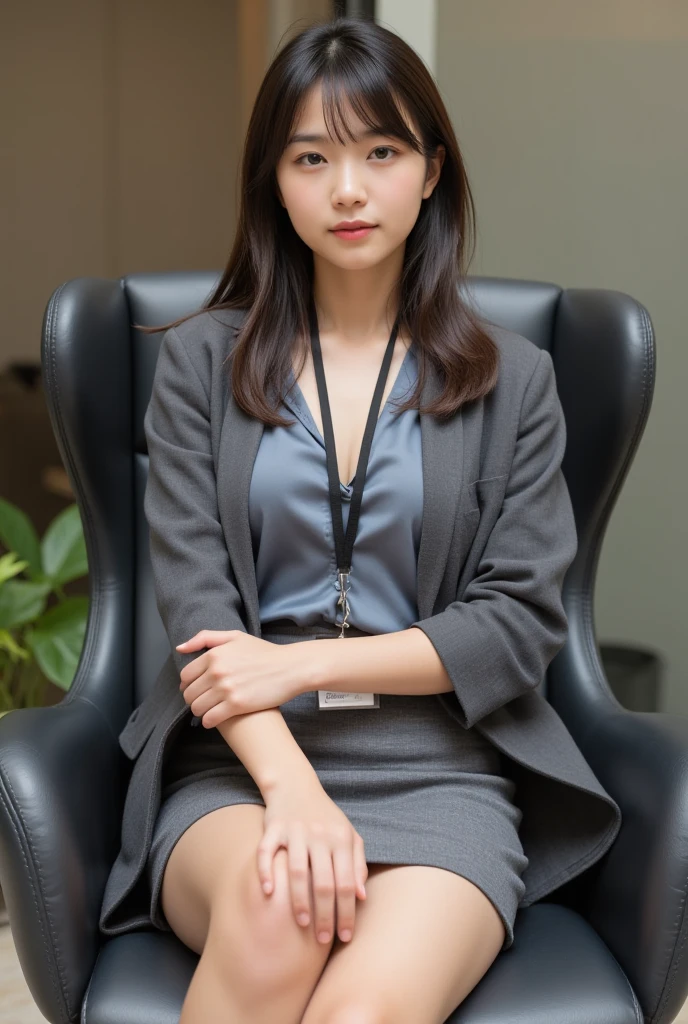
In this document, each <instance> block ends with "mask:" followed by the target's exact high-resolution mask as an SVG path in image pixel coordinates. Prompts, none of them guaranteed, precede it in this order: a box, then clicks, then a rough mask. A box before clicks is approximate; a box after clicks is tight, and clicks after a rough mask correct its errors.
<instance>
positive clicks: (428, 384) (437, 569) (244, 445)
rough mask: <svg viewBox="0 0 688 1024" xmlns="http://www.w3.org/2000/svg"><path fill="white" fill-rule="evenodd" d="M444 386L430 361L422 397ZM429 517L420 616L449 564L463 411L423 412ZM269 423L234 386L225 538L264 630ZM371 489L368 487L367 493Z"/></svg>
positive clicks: (226, 450)
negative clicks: (259, 515)
mask: <svg viewBox="0 0 688 1024" xmlns="http://www.w3.org/2000/svg"><path fill="white" fill-rule="evenodd" d="M438 391H439V378H438V374H437V373H436V371H435V369H434V367H433V366H432V365H430V364H429V366H428V371H427V374H426V378H425V383H424V386H423V390H422V392H421V399H422V402H423V404H425V403H426V402H428V401H430V400H431V399H432V398H433V397H434V396H435V395H436V394H437V393H438ZM420 424H421V449H422V458H423V522H422V527H421V539H420V547H419V551H418V571H417V584H418V586H417V599H418V613H419V618H421V619H424V618H427V617H429V616H430V615H432V614H433V608H434V603H435V599H436V597H437V594H438V591H439V589H440V586H441V583H442V577H443V574H444V568H445V566H446V564H447V560H448V556H449V550H450V544H451V539H452V534H453V531H454V523H455V520H456V512H457V509H458V507H459V499H460V496H461V489H462V485H463V419H462V416H461V412H460V411H459V412H458V413H457V414H456V415H455V416H452V417H451V418H450V419H448V420H446V421H445V422H440V421H439V420H437V419H436V418H435V417H434V416H429V415H424V414H421V417H420ZM263 429H264V424H263V423H262V422H261V421H260V420H258V419H255V418H254V417H252V416H247V415H246V413H245V412H244V411H243V410H242V409H240V408H239V406H238V405H237V404H236V402H235V401H234V397H233V395H232V394H231V391H230V393H229V396H228V400H227V406H226V410H225V417H224V422H223V425H222V431H221V436H220V447H219V456H218V472H217V493H218V505H219V512H220V518H221V520H222V523H223V526H224V533H225V541H226V544H227V550H228V552H229V557H230V561H231V564H232V568H233V570H234V575H235V579H236V584H237V587H238V590H239V593H240V594H241V597H242V600H243V602H244V608H245V612H246V625H247V629H248V631H249V632H250V633H252V634H253V635H254V636H260V635H261V628H260V608H259V601H258V585H257V581H256V573H255V564H254V560H253V545H252V540H251V531H250V525H249V488H250V484H251V475H252V473H253V465H254V462H255V458H256V455H257V453H258V446H259V445H260V441H261V438H262V436H263ZM364 493H365V492H364Z"/></svg>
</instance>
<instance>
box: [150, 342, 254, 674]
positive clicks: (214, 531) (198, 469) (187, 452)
mask: <svg viewBox="0 0 688 1024" xmlns="http://www.w3.org/2000/svg"><path fill="white" fill-rule="evenodd" d="M144 432H145V436H146V441H147V443H148V457H149V464H148V480H147V483H146V490H145V495H144V512H145V515H146V519H147V522H148V527H149V543H150V558H151V564H152V571H153V582H154V589H155V597H156V603H157V606H158V611H159V613H160V617H161V619H162V622H163V625H164V627H165V630H166V632H167V635H168V637H169V641H170V646H171V648H172V654H173V656H174V661H175V665H176V667H177V671H178V672H181V670H182V669H183V668H184V666H185V665H187V664H188V663H189V662H191V661H193V660H195V659H196V658H198V657H199V656H200V655H201V654H203V653H204V652H205V651H206V650H207V648H205V647H204V648H202V649H198V650H195V651H192V652H190V653H189V652H187V653H183V654H182V653H180V652H179V651H175V649H174V648H175V646H176V644H179V643H181V642H182V641H184V640H189V639H190V638H191V637H192V636H194V635H195V634H196V633H198V632H199V631H200V630H202V629H223V630H225V629H240V630H243V631H244V632H246V626H245V625H244V622H243V621H242V600H241V596H240V594H239V591H238V589H237V587H236V584H235V579H234V574H233V570H232V566H231V563H230V560H229V554H228V551H227V545H226V543H225V539H224V533H223V529H222V524H221V522H220V516H219V511H218V503H217V487H216V477H215V467H214V463H213V454H212V447H211V436H210V403H209V398H208V394H207V392H206V388H205V387H204V384H203V382H202V380H201V378H200V377H199V375H198V373H197V371H196V369H195V368H194V365H193V363H192V361H191V359H190V357H189V354H188V352H187V351H186V348H185V347H184V345H183V343H182V341H181V339H180V337H179V335H178V333H177V332H176V331H175V329H174V328H169V329H168V330H167V331H166V333H165V334H164V336H163V339H162V342H161V344H160V350H159V353H158V360H157V364H156V368H155V374H154V378H153V386H152V393H151V398H150V402H149V404H148V408H147V410H146V413H145V416H144Z"/></svg>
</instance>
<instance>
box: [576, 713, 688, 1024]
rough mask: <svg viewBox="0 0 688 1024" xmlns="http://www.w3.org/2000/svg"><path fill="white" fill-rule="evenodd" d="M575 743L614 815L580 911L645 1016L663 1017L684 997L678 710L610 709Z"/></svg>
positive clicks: (684, 738) (681, 729)
mask: <svg viewBox="0 0 688 1024" xmlns="http://www.w3.org/2000/svg"><path fill="white" fill-rule="evenodd" d="M578 743H579V746H580V747H581V750H582V752H583V754H584V756H585V758H586V760H587V761H588V763H589V764H590V767H591V768H592V769H593V771H594V772H595V774H596V776H597V778H598V779H599V780H600V782H601V783H602V785H603V786H604V788H605V789H606V790H607V792H608V793H609V794H610V796H612V797H613V798H614V799H615V800H616V801H617V803H618V804H619V807H620V808H621V814H622V818H623V822H622V826H621V831H620V832H619V835H618V836H617V838H616V841H615V842H614V844H613V846H612V847H611V849H610V850H609V851H608V852H607V854H606V855H605V856H604V857H603V858H602V860H601V861H600V862H599V863H598V864H597V865H594V866H593V868H592V869H591V872H594V878H593V880H592V884H591V885H590V887H589V890H588V894H589V902H588V907H587V911H586V912H585V916H586V917H587V918H588V920H589V921H590V923H591V924H592V925H593V927H594V928H595V930H596V931H597V932H598V933H599V935H600V936H601V937H602V939H603V940H604V941H605V943H606V944H607V946H608V947H609V949H610V950H611V952H612V953H613V954H614V956H615V957H616V959H617V961H618V962H619V964H620V966H621V968H622V969H623V971H624V972H625V974H626V976H627V977H628V980H629V982H630V984H631V985H632V987H633V989H634V991H635V993H636V995H637V997H638V1000H639V1002H640V1004H641V1006H642V1008H643V1011H644V1013H645V1019H646V1020H652V1021H653V1022H655V1024H659V1022H660V1021H667V1022H668V1021H672V1020H674V1019H675V1017H676V1015H677V1014H678V1012H679V1010H680V1008H681V1007H682V1006H683V1003H684V1002H685V1000H686V997H688V959H686V957H685V956H684V955H683V953H684V944H685V941H686V938H687V937H688V919H687V916H686V896H687V895H688V717H686V716H677V715H668V714H664V713H660V712H639V711H629V710H627V709H625V708H618V709H617V708H613V709H612V710H608V711H607V712H606V713H604V714H600V715H596V716H594V718H593V720H592V725H591V728H590V729H589V731H588V732H586V734H585V736H584V737H583V738H582V739H581V738H579V739H578Z"/></svg>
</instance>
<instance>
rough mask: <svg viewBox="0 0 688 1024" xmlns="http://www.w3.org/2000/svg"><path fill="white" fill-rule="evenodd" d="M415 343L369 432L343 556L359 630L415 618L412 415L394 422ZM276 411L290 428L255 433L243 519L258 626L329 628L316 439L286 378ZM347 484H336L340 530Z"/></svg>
mask: <svg viewBox="0 0 688 1024" xmlns="http://www.w3.org/2000/svg"><path fill="white" fill-rule="evenodd" d="M415 348H416V346H415V343H412V344H411V345H410V347H409V348H408V349H407V351H406V355H405V356H404V360H403V363H402V365H401V368H400V370H399V373H398V375H397V378H396V381H395V382H394V386H393V388H392V390H391V392H390V394H389V396H388V398H387V401H386V402H385V404H384V406H383V409H382V412H381V413H380V416H379V419H378V421H377V424H376V426H375V433H374V434H373V441H372V445H371V449H370V456H369V459H368V469H367V473H366V481H365V487H364V488H363V498H362V501H361V510H360V516H359V520H358V532H357V534H356V538H355V540H354V547H353V554H352V557H351V575H350V586H349V593H348V599H349V606H350V613H349V619H348V621H349V622H350V623H351V624H352V625H354V626H356V627H358V628H359V629H362V630H365V631H366V632H369V633H387V632H394V631H396V630H401V629H407V628H408V627H409V626H410V625H411V623H412V622H415V621H417V619H418V607H417V604H416V566H417V558H418V547H419V544H420V530H421V523H422V515H423V467H422V457H421V433H420V417H419V413H418V410H417V409H408V410H407V411H406V412H404V413H401V414H400V415H396V416H395V415H394V413H395V411H396V410H395V408H393V407H392V402H393V401H405V400H406V398H408V395H409V394H410V392H411V390H412V389H413V387H414V386H415V383H416V378H417V367H418V364H417V356H416V351H415ZM292 383H293V384H294V387H293V389H292V390H291V391H290V393H289V395H285V396H284V397H283V398H282V402H281V406H280V410H279V411H280V414H284V415H286V416H287V417H288V418H291V416H290V413H293V415H294V416H295V417H296V422H295V423H293V424H292V425H291V426H288V427H274V426H268V425H266V426H265V429H264V430H263V435H262V438H261V442H260V445H259V448H258V453H257V455H256V459H255V463H254V466H253V474H252V477H251V486H250V491H249V519H250V528H251V536H252V542H253V556H254V560H255V566H256V580H257V583H258V597H259V604H260V619H261V623H262V625H263V626H265V625H266V623H268V622H270V621H272V620H273V619H282V618H287V619H291V620H292V621H293V622H295V623H296V624H297V625H300V626H303V625H311V624H313V623H322V622H323V621H326V622H329V623H337V622H339V621H341V618H342V611H341V608H339V607H337V598H338V596H339V587H338V584H337V565H336V557H335V547H334V535H333V530H332V512H331V509H330V502H329V483H328V476H327V462H326V456H325V441H324V439H323V437H322V435H321V433H320V431H319V430H318V428H317V426H316V424H315V421H314V419H313V417H312V416H311V413H310V410H309V408H308V404H307V403H306V400H305V398H304V396H303V393H302V391H301V388H300V387H299V385H298V383H296V382H295V381H294V374H293V372H291V373H290V376H289V380H288V383H287V388H288V387H289V385H291V384H292ZM354 480H355V477H354V478H353V479H352V480H351V481H350V482H349V483H348V484H342V483H341V481H340V493H341V498H342V518H343V521H344V530H345V531H346V528H347V523H348V521H349V508H350V502H351V495H352V493H353V483H354Z"/></svg>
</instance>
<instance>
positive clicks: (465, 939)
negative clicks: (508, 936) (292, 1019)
mask: <svg viewBox="0 0 688 1024" xmlns="http://www.w3.org/2000/svg"><path fill="white" fill-rule="evenodd" d="M368 869H369V874H368V878H367V880H366V891H367V893H368V898H367V899H366V901H365V902H364V903H361V904H360V906H359V907H357V912H356V931H355V933H354V937H353V939H352V940H351V942H348V943H343V942H341V941H340V940H339V939H338V938H336V939H335V945H334V948H333V950H332V954H331V956H330V957H329V959H328V962H327V964H326V966H325V968H324V970H323V972H322V975H321V977H320V979H319V981H318V983H317V984H316V986H315V989H314V991H313V995H312V997H311V999H310V1001H309V1003H308V1006H307V1008H306V1011H305V1014H304V1016H303V1017H302V1020H301V1022H300V1024H350V1022H351V1021H366V1024H368V1022H371V1024H372V1022H385V1021H394V1022H395V1024H444V1022H445V1021H446V1020H447V1018H448V1017H449V1016H450V1014H451V1013H452V1012H453V1011H454V1009H455V1008H456V1007H457V1006H459V1004H460V1003H461V1002H463V1000H464V999H465V998H466V996H467V995H468V994H469V992H470V991H471V990H472V989H473V988H475V986H476V985H477V984H478V982H479V981H480V980H481V978H482V977H483V976H484V975H485V974H486V973H487V971H488V970H489V968H490V966H491V965H492V963H493V961H494V960H495V959H496V957H497V956H498V955H499V952H500V950H501V948H502V944H503V942H504V936H505V928H504V923H503V921H502V919H501V917H500V916H499V914H498V913H497V910H496V908H495V907H494V905H493V904H492V903H491V901H490V900H489V899H488V898H487V896H486V895H485V894H484V893H483V892H482V890H481V889H479V888H478V887H477V886H476V885H474V884H473V883H472V882H470V881H469V880H468V879H466V878H464V877H462V876H461V875H457V874H455V873H454V872H452V871H447V870H445V869H444V868H437V867H429V866H425V865H391V866H390V865H380V864H369V865H368Z"/></svg>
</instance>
